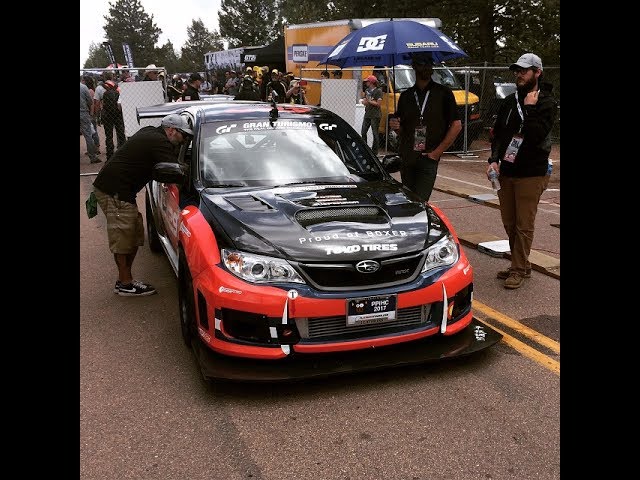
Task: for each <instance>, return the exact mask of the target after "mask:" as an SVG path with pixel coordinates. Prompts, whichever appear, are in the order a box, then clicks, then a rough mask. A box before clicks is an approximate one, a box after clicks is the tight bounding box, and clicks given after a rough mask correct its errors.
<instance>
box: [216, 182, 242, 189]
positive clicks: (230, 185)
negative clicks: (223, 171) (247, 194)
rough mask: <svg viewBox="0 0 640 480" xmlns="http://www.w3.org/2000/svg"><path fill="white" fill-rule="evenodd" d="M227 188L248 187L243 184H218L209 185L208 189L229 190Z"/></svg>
mask: <svg viewBox="0 0 640 480" xmlns="http://www.w3.org/2000/svg"><path fill="white" fill-rule="evenodd" d="M227 187H246V185H243V184H242V183H216V184H215V185H207V188H227Z"/></svg>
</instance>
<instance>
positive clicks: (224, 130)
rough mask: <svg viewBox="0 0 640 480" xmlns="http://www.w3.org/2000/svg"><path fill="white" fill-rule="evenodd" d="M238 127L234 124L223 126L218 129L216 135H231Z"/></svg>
mask: <svg viewBox="0 0 640 480" xmlns="http://www.w3.org/2000/svg"><path fill="white" fill-rule="evenodd" d="M236 126H237V125H236V124H235V123H232V124H231V125H223V126H221V127H218V128H216V133H217V134H218V135H220V134H221V133H229V132H230V131H231V129H232V128H235V127H236Z"/></svg>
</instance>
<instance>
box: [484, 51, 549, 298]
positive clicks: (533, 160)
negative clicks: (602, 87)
mask: <svg viewBox="0 0 640 480" xmlns="http://www.w3.org/2000/svg"><path fill="white" fill-rule="evenodd" d="M509 70H511V71H512V72H513V73H514V75H515V82H516V87H517V91H516V92H515V93H513V94H511V95H509V96H508V97H506V98H505V99H504V102H503V103H502V105H501V106H500V109H499V110H498V115H497V117H496V121H495V124H494V126H493V139H492V141H491V155H490V156H489V159H488V162H489V165H488V167H487V176H488V175H489V173H490V171H491V170H492V169H493V170H495V171H496V172H498V173H499V176H498V179H499V181H500V189H499V190H498V199H499V200H500V215H501V217H502V224H503V226H504V229H505V231H506V232H507V236H508V237H509V249H510V251H511V265H510V266H509V268H507V269H506V270H501V271H499V272H498V273H497V275H496V276H497V278H499V279H501V280H504V287H505V288H508V289H515V288H519V287H520V286H521V285H522V283H523V282H524V279H525V278H529V277H531V263H530V262H529V253H530V252H531V244H532V243H533V232H534V226H535V220H536V213H537V211H538V202H539V201H540V196H541V195H542V192H544V190H545V189H546V188H547V185H548V183H549V175H547V169H548V163H549V154H550V153H551V128H552V127H553V124H554V122H555V118H556V114H557V110H558V108H557V102H556V100H555V99H554V98H553V96H552V94H551V91H552V89H553V86H552V85H551V84H549V83H547V82H543V74H542V60H540V57H539V56H538V55H536V54H534V53H525V54H524V55H522V56H521V57H520V58H519V59H518V60H517V61H516V62H515V63H512V64H511V66H510V67H509Z"/></svg>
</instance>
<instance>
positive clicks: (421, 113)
mask: <svg viewBox="0 0 640 480" xmlns="http://www.w3.org/2000/svg"><path fill="white" fill-rule="evenodd" d="M430 93H431V90H427V94H426V95H425V96H424V101H423V102H422V108H420V102H419V101H418V92H416V91H415V90H414V91H413V96H414V97H416V105H417V106H418V109H420V125H422V116H423V114H424V107H425V106H426V105H427V99H428V98H429V94H430Z"/></svg>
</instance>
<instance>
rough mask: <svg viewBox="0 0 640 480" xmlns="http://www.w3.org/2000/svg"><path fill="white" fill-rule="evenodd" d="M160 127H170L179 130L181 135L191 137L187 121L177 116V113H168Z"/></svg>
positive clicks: (191, 132) (191, 133) (191, 131)
mask: <svg viewBox="0 0 640 480" xmlns="http://www.w3.org/2000/svg"><path fill="white" fill-rule="evenodd" d="M161 125H162V126H163V127H172V128H175V129H177V130H180V131H181V132H182V133H186V134H187V135H190V136H192V137H193V130H191V127H189V123H188V122H187V119H186V118H184V117H182V116H180V115H178V114H177V113H170V114H169V115H167V116H166V117H164V118H163V119H162V123H161Z"/></svg>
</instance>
